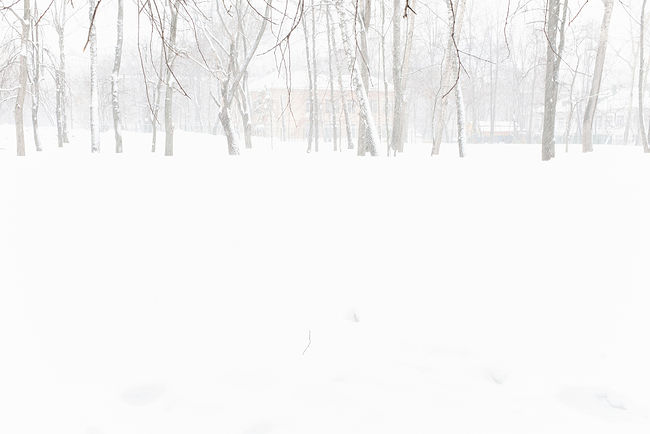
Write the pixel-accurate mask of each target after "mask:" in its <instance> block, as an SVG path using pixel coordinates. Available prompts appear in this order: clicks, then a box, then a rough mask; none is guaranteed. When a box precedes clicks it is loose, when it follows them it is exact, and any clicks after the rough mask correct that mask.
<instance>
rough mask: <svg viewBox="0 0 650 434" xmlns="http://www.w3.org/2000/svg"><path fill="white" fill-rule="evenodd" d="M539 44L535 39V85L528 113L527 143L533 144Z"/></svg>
mask: <svg viewBox="0 0 650 434" xmlns="http://www.w3.org/2000/svg"><path fill="white" fill-rule="evenodd" d="M537 48H538V44H537V38H535V58H534V60H533V83H532V86H531V88H530V107H529V112H528V132H527V138H526V142H527V143H529V144H531V143H533V114H534V113H535V90H536V89H537V59H538V52H537Z"/></svg>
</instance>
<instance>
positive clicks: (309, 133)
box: [302, 16, 315, 152]
mask: <svg viewBox="0 0 650 434" xmlns="http://www.w3.org/2000/svg"><path fill="white" fill-rule="evenodd" d="M302 31H303V33H304V34H305V55H306V58H307V75H308V76H309V129H308V130H307V152H311V142H312V135H313V134H314V105H315V101H314V82H313V79H312V70H311V55H310V54H309V33H308V32H307V18H306V17H305V16H303V17H302Z"/></svg>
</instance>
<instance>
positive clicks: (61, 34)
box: [54, 0, 69, 148]
mask: <svg viewBox="0 0 650 434" xmlns="http://www.w3.org/2000/svg"><path fill="white" fill-rule="evenodd" d="M54 7H55V13H54V15H55V20H54V27H55V30H56V32H57V36H58V42H59V65H58V67H57V68H56V71H55V83H56V132H57V134H56V137H57V144H58V146H59V148H61V147H63V144H64V143H68V141H69V140H68V120H67V114H66V113H67V110H66V90H67V83H66V75H65V31H64V30H65V20H66V1H65V0H64V1H61V4H60V6H59V7H58V8H57V5H56V4H55V6H54Z"/></svg>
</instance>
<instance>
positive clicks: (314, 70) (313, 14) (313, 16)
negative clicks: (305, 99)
mask: <svg viewBox="0 0 650 434" xmlns="http://www.w3.org/2000/svg"><path fill="white" fill-rule="evenodd" d="M311 48H312V50H311V61H312V74H313V75H314V87H313V92H314V98H313V102H314V151H315V152H318V136H319V134H318V107H319V105H320V104H319V98H318V61H317V56H316V5H315V3H314V0H311Z"/></svg>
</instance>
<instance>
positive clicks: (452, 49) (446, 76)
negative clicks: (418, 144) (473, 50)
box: [431, 0, 465, 155]
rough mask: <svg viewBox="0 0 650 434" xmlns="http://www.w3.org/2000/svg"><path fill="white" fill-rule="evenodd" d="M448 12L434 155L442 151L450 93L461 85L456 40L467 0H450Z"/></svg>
mask: <svg viewBox="0 0 650 434" xmlns="http://www.w3.org/2000/svg"><path fill="white" fill-rule="evenodd" d="M447 12H448V19H449V34H448V40H447V49H446V51H445V67H444V72H443V76H442V83H441V86H440V92H441V94H442V98H441V99H440V101H439V104H438V105H437V109H438V113H437V115H435V118H436V122H435V131H434V142H433V149H432V150H431V154H432V155H438V153H439V152H440V144H441V143H442V133H443V130H444V127H445V121H446V120H447V104H448V101H449V95H451V92H452V90H453V89H454V88H455V87H458V86H460V64H459V63H458V52H457V49H456V41H457V40H458V39H459V37H460V35H461V31H462V27H463V16H464V14H465V0H458V1H457V2H456V6H455V7H454V6H453V3H452V0H448V2H447ZM461 99H462V98H461Z"/></svg>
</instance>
